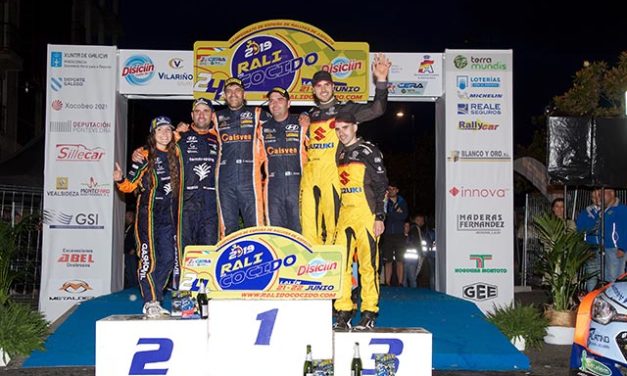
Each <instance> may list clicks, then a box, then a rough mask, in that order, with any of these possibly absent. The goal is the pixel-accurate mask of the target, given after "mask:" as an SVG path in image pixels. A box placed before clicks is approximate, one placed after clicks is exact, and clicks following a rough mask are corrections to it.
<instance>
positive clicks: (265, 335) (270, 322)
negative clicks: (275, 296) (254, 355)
mask: <svg viewBox="0 0 627 376" xmlns="http://www.w3.org/2000/svg"><path fill="white" fill-rule="evenodd" d="M277 313H279V309H278V308H275V309H271V310H269V311H265V312H261V313H260V314H258V315H257V320H259V321H261V322H260V323H259V332H258V333H257V340H256V341H255V345H262V346H268V345H270V337H271V336H272V329H274V323H275V321H276V316H277Z"/></svg>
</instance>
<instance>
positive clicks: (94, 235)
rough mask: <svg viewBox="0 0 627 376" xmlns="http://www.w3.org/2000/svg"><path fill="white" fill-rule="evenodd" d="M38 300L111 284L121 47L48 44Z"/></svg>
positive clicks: (60, 300) (45, 304)
mask: <svg viewBox="0 0 627 376" xmlns="http://www.w3.org/2000/svg"><path fill="white" fill-rule="evenodd" d="M47 72H48V75H47V80H48V82H49V84H50V85H49V88H48V90H47V95H46V125H47V127H46V151H45V168H44V210H43V225H44V226H43V243H42V249H43V251H42V271H41V275H42V278H41V294H40V301H39V303H40V304H39V307H40V310H41V311H42V312H43V313H44V314H45V315H46V318H47V319H48V320H51V321H52V320H55V319H56V318H58V317H59V316H61V315H62V314H63V313H64V312H65V311H67V310H68V309H69V308H70V307H71V306H72V305H74V304H75V303H77V302H81V301H83V300H87V299H91V298H93V297H96V296H99V295H103V294H108V293H110V292H111V282H110V280H111V268H112V265H111V248H112V225H111V224H112V218H111V216H112V214H111V213H112V210H113V209H112V208H113V198H114V195H113V189H114V187H113V184H112V177H111V171H112V169H113V152H114V133H115V132H114V131H113V129H114V128H115V127H114V124H115V91H116V80H115V77H116V76H115V75H116V72H117V65H116V49H115V47H106V46H66V45H48V66H47Z"/></svg>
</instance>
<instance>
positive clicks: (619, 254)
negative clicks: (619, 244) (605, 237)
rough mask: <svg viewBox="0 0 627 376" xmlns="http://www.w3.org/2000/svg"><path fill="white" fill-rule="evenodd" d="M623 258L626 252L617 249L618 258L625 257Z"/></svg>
mask: <svg viewBox="0 0 627 376" xmlns="http://www.w3.org/2000/svg"><path fill="white" fill-rule="evenodd" d="M623 256H625V251H623V250H622V249H620V248H618V249H616V257H623Z"/></svg>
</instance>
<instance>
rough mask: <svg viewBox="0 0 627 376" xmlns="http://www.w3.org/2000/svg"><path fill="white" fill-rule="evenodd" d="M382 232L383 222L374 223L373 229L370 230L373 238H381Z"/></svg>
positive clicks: (383, 229) (383, 228)
mask: <svg viewBox="0 0 627 376" xmlns="http://www.w3.org/2000/svg"><path fill="white" fill-rule="evenodd" d="M383 231H385V225H384V224H383V221H379V220H376V221H374V227H373V228H372V233H373V234H374V236H375V237H379V236H381V234H383Z"/></svg>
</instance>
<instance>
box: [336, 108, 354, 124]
mask: <svg viewBox="0 0 627 376" xmlns="http://www.w3.org/2000/svg"><path fill="white" fill-rule="evenodd" d="M338 121H341V122H343V123H351V124H357V119H356V118H355V114H353V113H352V112H348V111H340V112H339V113H338V114H337V115H336V116H335V122H336V123H337V122H338Z"/></svg>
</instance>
